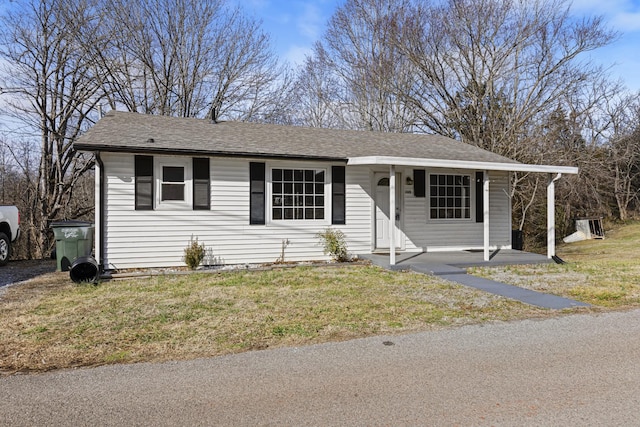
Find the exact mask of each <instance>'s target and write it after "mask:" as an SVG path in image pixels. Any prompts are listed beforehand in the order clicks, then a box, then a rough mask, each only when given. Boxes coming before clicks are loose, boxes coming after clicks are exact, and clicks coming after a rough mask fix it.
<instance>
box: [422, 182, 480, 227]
mask: <svg viewBox="0 0 640 427" xmlns="http://www.w3.org/2000/svg"><path fill="white" fill-rule="evenodd" d="M431 175H462V176H468V177H469V218H431ZM426 180H427V182H426V185H427V188H426V197H425V199H426V200H425V207H426V217H427V223H436V224H445V223H458V224H459V223H465V222H475V220H474V212H475V208H476V207H475V204H476V202H475V187H476V186H475V185H474V183H475V178H474V173H471V172H469V171H459V170H447V171H438V170H427V171H426Z"/></svg>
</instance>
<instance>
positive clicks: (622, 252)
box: [470, 222, 640, 309]
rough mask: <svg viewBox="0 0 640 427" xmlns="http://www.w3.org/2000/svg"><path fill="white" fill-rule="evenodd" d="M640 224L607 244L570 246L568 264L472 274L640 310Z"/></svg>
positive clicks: (564, 253)
mask: <svg viewBox="0 0 640 427" xmlns="http://www.w3.org/2000/svg"><path fill="white" fill-rule="evenodd" d="M639 243H640V223H637V222H634V223H629V224H626V225H624V226H618V227H616V228H614V229H613V230H609V231H607V236H606V239H604V240H586V241H582V242H577V243H571V244H565V245H562V246H560V247H559V248H558V251H557V252H558V255H559V256H560V257H561V258H562V259H563V260H565V261H567V264H563V265H557V264H549V265H537V266H509V267H501V268H476V269H473V270H472V271H470V273H472V274H476V275H480V276H483V277H487V278H491V279H494V280H498V281H502V282H505V283H510V284H513V285H516V286H521V287H524V288H528V289H533V290H538V291H542V292H548V293H552V294H556V295H561V296H564V297H567V298H572V299H577V300H579V301H583V302H586V303H589V304H593V305H595V306H600V307H607V308H615V309H624V308H628V307H637V306H638V305H639V304H640V263H638V260H639V259H640V244H639Z"/></svg>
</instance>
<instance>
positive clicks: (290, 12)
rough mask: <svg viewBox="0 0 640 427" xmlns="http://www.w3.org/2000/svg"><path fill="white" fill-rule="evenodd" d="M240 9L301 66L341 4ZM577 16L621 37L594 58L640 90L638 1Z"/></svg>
mask: <svg viewBox="0 0 640 427" xmlns="http://www.w3.org/2000/svg"><path fill="white" fill-rule="evenodd" d="M236 2H237V3H239V4H241V5H242V7H243V9H244V10H245V11H246V12H248V13H249V14H250V15H252V16H254V17H255V18H258V19H261V20H262V22H263V29H264V30H265V31H266V32H267V33H269V34H270V35H271V37H272V41H273V42H274V46H275V49H276V52H277V53H278V55H279V56H280V57H281V58H283V59H286V60H288V61H289V62H292V63H301V62H302V60H303V59H304V57H305V55H307V54H309V53H310V52H311V46H312V45H313V43H314V42H315V41H317V40H319V39H320V38H321V37H322V34H323V32H324V30H325V26H326V23H327V21H328V19H329V18H330V17H331V15H332V14H333V12H334V11H335V9H336V8H337V7H338V6H339V5H341V4H343V3H344V0H236ZM572 9H573V11H574V12H575V13H576V14H578V15H582V14H586V15H595V14H597V15H604V17H605V19H606V22H607V24H608V25H609V27H610V28H611V29H614V30H616V31H618V32H620V33H621V37H620V38H619V39H618V40H617V41H616V42H615V43H613V44H612V45H611V46H608V47H606V48H604V49H600V50H598V51H596V52H594V53H593V58H594V60H596V61H597V62H599V63H601V64H602V65H604V66H607V67H608V66H612V67H613V68H612V70H611V73H612V76H613V77H615V78H621V79H622V80H623V81H624V83H625V84H626V85H627V87H628V88H629V89H631V90H633V91H637V90H640V0H574V1H573V6H572Z"/></svg>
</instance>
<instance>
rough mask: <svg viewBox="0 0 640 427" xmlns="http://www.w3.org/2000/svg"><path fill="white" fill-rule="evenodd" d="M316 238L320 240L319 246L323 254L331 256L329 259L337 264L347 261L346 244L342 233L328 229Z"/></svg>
mask: <svg viewBox="0 0 640 427" xmlns="http://www.w3.org/2000/svg"><path fill="white" fill-rule="evenodd" d="M316 237H317V238H318V239H320V244H321V245H322V247H323V249H324V253H325V254H327V255H331V257H332V258H333V259H334V260H335V261H338V262H346V261H349V254H348V252H347V242H346V241H345V235H344V233H343V232H342V231H340V230H334V229H333V228H331V227H328V228H326V229H325V230H323V231H321V232H319V233H318V234H316Z"/></svg>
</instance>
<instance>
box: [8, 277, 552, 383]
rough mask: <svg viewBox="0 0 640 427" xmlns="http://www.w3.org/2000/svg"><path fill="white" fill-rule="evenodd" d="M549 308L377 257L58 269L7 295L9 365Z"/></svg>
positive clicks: (354, 332)
mask: <svg viewBox="0 0 640 427" xmlns="http://www.w3.org/2000/svg"><path fill="white" fill-rule="evenodd" d="M547 315H549V311H547V310H543V309H537V308H535V307H531V306H527V305H525V304H522V303H519V302H516V301H511V300H508V299H505V298H501V297H497V296H493V295H490V294H486V293H483V292H479V291H476V290H473V289H470V288H466V287H463V286H458V285H454V284H451V283H449V282H445V281H442V280H439V279H437V278H434V277H429V276H426V275H423V274H417V273H409V272H407V273H398V272H388V271H385V270H382V269H379V268H376V267H371V266H347V267H340V268H336V267H322V268H315V267H298V268H288V269H282V270H273V271H266V272H247V271H244V272H228V273H222V274H211V273H200V274H193V275H179V276H178V275H176V276H168V275H167V276H160V277H153V278H150V279H127V280H118V281H110V282H105V283H102V284H100V285H98V286H93V285H82V286H78V285H74V284H72V283H71V282H70V281H69V279H68V275H67V274H66V273H50V274H47V275H43V276H40V277H39V278H37V279H34V280H32V281H30V282H28V283H26V284H23V285H20V286H15V287H12V288H10V289H8V290H7V291H6V292H5V294H4V295H3V296H2V297H0V322H1V323H2V325H3V327H2V329H0V343H2V345H1V347H0V372H3V373H5V374H6V373H11V372H16V371H43V370H49V369H56V368H64V367H73V366H91V365H100V364H107V363H124V362H138V361H163V360H178V359H189V358H198V357H207V356H215V355H221V354H227V353H234V352H241V351H247V350H252V349H263V348H267V347H277V346H296V345H305V344H310V343H318V342H326V341H337V340H345V339H350V338H355V337H363V336H369V335H373V334H395V333H402V332H409V331H418V330H428V329H432V328H439V327H446V326H449V325H458V324H465V323H473V322H483V321H491V320H509V319H518V318H524V317H533V316H547Z"/></svg>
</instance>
